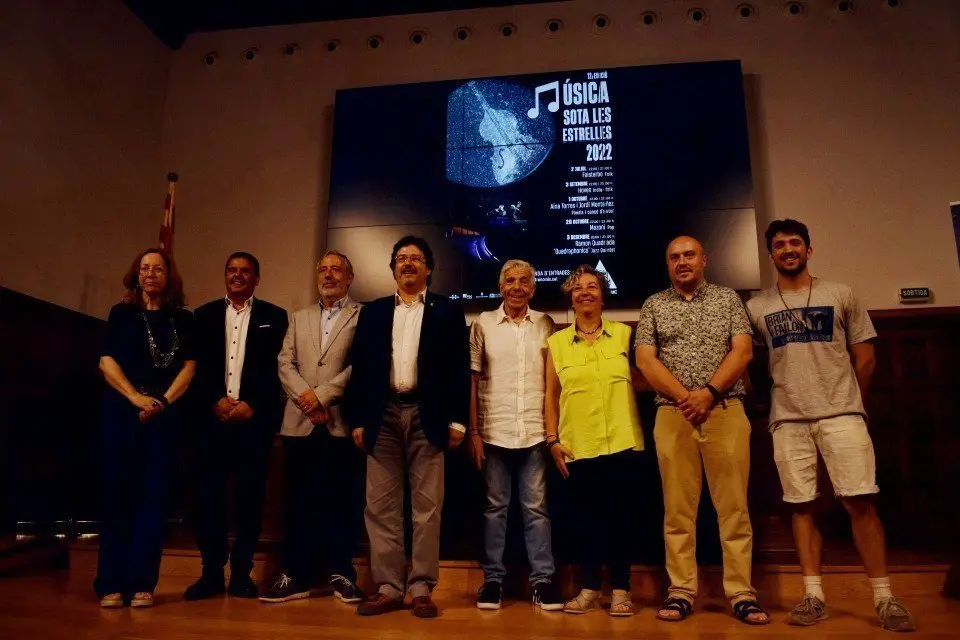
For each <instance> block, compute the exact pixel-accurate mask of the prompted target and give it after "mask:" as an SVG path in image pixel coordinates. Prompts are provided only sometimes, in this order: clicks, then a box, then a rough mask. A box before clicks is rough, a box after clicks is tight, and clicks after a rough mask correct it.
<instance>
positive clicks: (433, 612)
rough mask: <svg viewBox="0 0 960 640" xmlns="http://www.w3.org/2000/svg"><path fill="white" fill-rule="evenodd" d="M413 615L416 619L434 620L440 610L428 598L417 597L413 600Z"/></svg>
mask: <svg viewBox="0 0 960 640" xmlns="http://www.w3.org/2000/svg"><path fill="white" fill-rule="evenodd" d="M413 615H415V616H417V617H418V618H436V617H437V616H438V615H440V609H438V608H437V605H436V603H434V601H433V600H431V599H430V596H417V597H416V598H414V599H413Z"/></svg>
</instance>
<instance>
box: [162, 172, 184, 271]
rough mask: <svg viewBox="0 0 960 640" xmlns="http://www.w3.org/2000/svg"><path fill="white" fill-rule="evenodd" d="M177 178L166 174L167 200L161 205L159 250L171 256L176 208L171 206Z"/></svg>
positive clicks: (175, 175) (172, 174)
mask: <svg viewBox="0 0 960 640" xmlns="http://www.w3.org/2000/svg"><path fill="white" fill-rule="evenodd" d="M178 179H179V178H178V176H177V174H175V173H172V172H171V173H168V174H167V181H168V184H167V199H166V202H164V204H163V224H161V225H160V248H161V249H163V250H164V251H166V252H167V254H168V255H171V256H172V255H173V227H174V214H175V213H176V211H177V208H176V207H175V206H174V204H173V194H174V190H175V189H176V186H177V180H178Z"/></svg>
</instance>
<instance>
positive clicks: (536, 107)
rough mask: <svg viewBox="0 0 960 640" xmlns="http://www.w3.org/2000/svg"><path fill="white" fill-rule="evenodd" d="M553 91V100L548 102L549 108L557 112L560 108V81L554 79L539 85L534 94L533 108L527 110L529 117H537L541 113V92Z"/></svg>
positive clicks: (551, 111)
mask: <svg viewBox="0 0 960 640" xmlns="http://www.w3.org/2000/svg"><path fill="white" fill-rule="evenodd" d="M548 91H553V100H552V101H550V102H548V103H547V110H548V111H550V113H556V112H557V111H558V110H559V109H560V81H559V80H554V81H553V82H550V83H548V84H542V85H540V86H539V87H537V89H536V91H535V92H534V95H533V108H532V109H530V110H529V111H527V117H528V118H533V119H536V118H537V117H538V116H539V115H540V94H541V93H546V92H548Z"/></svg>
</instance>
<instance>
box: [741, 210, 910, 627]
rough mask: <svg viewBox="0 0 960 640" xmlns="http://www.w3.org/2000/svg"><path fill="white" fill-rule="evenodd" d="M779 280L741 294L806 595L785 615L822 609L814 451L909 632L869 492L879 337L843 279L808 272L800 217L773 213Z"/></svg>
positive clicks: (895, 622) (880, 587) (814, 617)
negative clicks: (762, 365) (758, 351)
mask: <svg viewBox="0 0 960 640" xmlns="http://www.w3.org/2000/svg"><path fill="white" fill-rule="evenodd" d="M766 240H767V250H768V251H769V253H770V259H771V261H772V262H773V265H774V267H776V269H777V284H776V286H775V287H774V288H772V289H767V290H765V291H761V292H760V293H759V294H758V295H757V296H755V297H753V298H751V299H750V300H749V301H748V302H747V313H748V315H749V316H750V321H751V323H752V324H753V325H754V327H755V328H756V332H755V336H757V338H758V339H762V341H763V342H764V343H766V346H767V348H768V350H769V352H770V374H771V376H772V378H773V389H772V393H771V408H770V431H771V433H772V435H773V449H774V458H775V460H776V463H777V471H778V472H779V474H780V484H781V485H782V486H783V500H784V502H787V503H790V504H791V505H792V506H793V509H794V510H793V537H794V540H795V542H796V545H797V555H798V556H799V557H800V568H801V570H802V572H803V583H804V589H805V596H804V598H803V600H802V601H801V603H800V604H798V605H797V606H796V607H795V608H794V610H793V611H792V612H791V613H790V617H789V619H788V622H790V623H791V624H798V625H804V626H809V625H813V624H816V623H817V622H819V621H820V620H822V619H824V618H825V617H826V615H825V613H824V601H825V597H824V594H823V585H822V579H821V573H820V552H821V549H822V546H823V537H822V536H821V535H820V531H819V529H818V528H817V524H816V521H815V520H814V517H813V508H812V506H813V501H814V500H816V498H817V497H818V495H819V494H818V492H817V451H818V450H819V452H820V455H821V456H823V461H824V463H825V464H826V467H827V471H828V473H829V475H830V481H831V483H832V484H833V489H834V493H835V494H836V495H837V496H838V497H839V498H840V500H841V501H842V502H843V505H844V507H846V509H847V512H848V513H849V514H850V521H851V525H852V527H853V534H854V539H855V540H856V544H857V550H858V551H859V552H860V557H861V559H862V560H863V564H864V566H865V567H866V570H867V575H868V576H869V577H870V584H871V587H872V588H873V599H874V606H875V607H876V610H877V614H878V615H879V616H880V622H881V625H882V626H883V628H885V629H889V630H891V631H912V630H913V629H915V628H916V623H915V622H914V619H913V616H912V615H911V614H910V612H909V611H907V609H906V608H905V607H904V606H903V604H902V603H900V602H899V601H898V600H896V599H895V598H894V597H893V594H892V593H891V591H890V578H889V576H888V574H887V563H886V549H885V543H884V534H883V524H882V523H881V522H880V518H879V517H878V516H877V511H876V508H875V506H874V502H873V499H872V496H873V495H874V494H876V493H877V492H879V488H878V487H877V482H876V463H875V460H874V453H873V441H872V440H871V439H870V434H869V432H868V431H867V423H866V420H865V418H866V411H865V410H864V406H863V395H864V394H865V393H866V391H867V388H868V386H869V383H870V377H871V376H872V374H873V370H874V367H875V364H876V361H875V358H874V352H873V344H872V343H871V342H870V341H871V340H872V339H873V338H875V337H876V336H877V333H876V331H874V328H873V323H872V322H871V321H870V316H868V315H867V312H866V310H865V309H864V308H863V307H861V306H860V305H859V304H858V303H857V300H856V298H855V297H854V295H853V292H852V291H851V289H850V287H848V286H847V285H844V284H839V283H834V282H826V281H824V280H820V279H819V278H814V277H813V276H811V275H810V273H809V271H808V270H807V260H808V259H809V258H810V256H811V255H812V254H813V249H812V248H811V246H810V234H809V232H808V231H807V227H806V225H804V224H803V223H802V222H798V221H797V220H791V219H789V218H788V219H785V220H775V221H774V222H772V223H771V224H770V226H769V227H768V228H767V231H766Z"/></svg>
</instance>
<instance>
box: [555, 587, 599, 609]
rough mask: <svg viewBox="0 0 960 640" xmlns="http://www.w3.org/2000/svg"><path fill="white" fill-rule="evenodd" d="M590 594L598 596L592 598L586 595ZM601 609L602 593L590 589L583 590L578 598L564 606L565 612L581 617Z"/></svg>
mask: <svg viewBox="0 0 960 640" xmlns="http://www.w3.org/2000/svg"><path fill="white" fill-rule="evenodd" d="M588 592H589V593H592V594H596V595H594V596H593V597H590V596H588V595H586V594H587V593H588ZM599 608H600V592H599V591H591V590H590V589H581V590H580V593H578V594H577V597H576V598H574V599H573V600H568V601H567V603H566V604H564V605H563V612H564V613H573V614H576V615H581V614H584V613H589V612H591V611H596V610H598V609H599Z"/></svg>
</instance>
